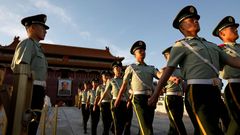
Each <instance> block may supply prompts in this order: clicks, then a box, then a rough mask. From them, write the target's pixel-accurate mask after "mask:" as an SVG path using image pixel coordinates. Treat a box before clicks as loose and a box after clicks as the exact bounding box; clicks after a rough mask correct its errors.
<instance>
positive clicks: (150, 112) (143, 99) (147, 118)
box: [123, 41, 158, 135]
mask: <svg viewBox="0 0 240 135" xmlns="http://www.w3.org/2000/svg"><path fill="white" fill-rule="evenodd" d="M140 48H141V49H144V50H145V49H146V44H145V43H144V42H143V41H137V42H135V43H134V44H133V46H132V48H131V51H130V52H131V54H134V51H135V50H137V49H140ZM157 72H158V70H157V69H156V68H154V66H149V65H147V64H145V63H144V64H140V63H138V62H136V63H135V64H131V65H129V66H128V67H127V68H126V70H125V74H124V77H123V82H126V83H128V82H129V81H130V87H131V89H132V91H133V94H134V96H133V100H132V102H133V107H134V110H135V112H136V115H137V119H138V123H139V126H140V130H141V134H143V135H152V134H153V127H152V123H153V118H154V110H155V107H152V106H149V105H148V98H149V97H150V95H151V93H152V90H153V87H152V86H153V77H155V78H157Z"/></svg>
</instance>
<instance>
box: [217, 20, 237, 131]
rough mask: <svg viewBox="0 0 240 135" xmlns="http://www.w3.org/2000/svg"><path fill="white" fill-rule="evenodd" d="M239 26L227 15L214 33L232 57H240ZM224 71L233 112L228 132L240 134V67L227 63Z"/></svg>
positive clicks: (223, 75) (227, 94)
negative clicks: (237, 41)
mask: <svg viewBox="0 0 240 135" xmlns="http://www.w3.org/2000/svg"><path fill="white" fill-rule="evenodd" d="M238 26H239V24H238V23H235V19H234V18H233V17H232V16H226V17H224V18H223V19H222V20H221V21H220V22H219V24H218V25H217V26H216V28H215V29H214V30H213V35H214V36H216V37H219V38H220V39H221V40H222V41H223V43H224V44H222V45H220V47H221V49H223V50H224V51H225V52H226V53H227V54H229V55H231V56H232V57H240V45H239V44H237V43H236V40H237V39H238V37H239V35H238V31H237V28H238ZM222 73H223V74H222V77H223V79H226V80H228V84H227V86H226V87H225V91H224V94H225V100H226V103H227V107H228V109H229V112H230V114H231V122H230V125H229V127H228V129H227V134H228V135H236V134H240V91H239V87H240V69H237V68H233V67H230V66H228V65H226V66H224V68H223V72H222Z"/></svg>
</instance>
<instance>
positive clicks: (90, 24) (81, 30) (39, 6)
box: [0, 0, 240, 68]
mask: <svg viewBox="0 0 240 135" xmlns="http://www.w3.org/2000/svg"><path fill="white" fill-rule="evenodd" d="M187 5H194V6H195V7H196V8H197V10H198V13H199V14H200V16H201V18H200V21H199V22H200V27H201V31H200V33H199V36H200V37H204V38H206V39H207V40H209V41H211V42H214V43H217V44H220V43H221V41H220V40H219V39H218V38H216V37H213V36H212V34H211V33H212V30H213V29H214V27H215V26H216V25H217V23H218V22H219V21H220V20H221V19H222V18H223V17H225V16H227V15H232V16H234V17H235V19H236V22H238V23H240V9H239V6H240V1H239V0H1V4H0V44H1V45H8V44H10V43H11V41H12V40H13V37H14V36H20V39H24V38H26V32H25V29H24V27H23V26H22V25H21V23H20V20H21V19H22V18H23V17H26V16H30V15H35V14H40V13H44V14H46V15H47V16H48V20H47V22H46V24H47V25H48V26H49V27H50V29H49V30H48V33H47V35H46V38H45V40H44V41H42V42H45V43H54V44H64V45H73V46H79V47H87V48H97V49H105V46H108V47H109V48H110V51H111V53H112V54H113V55H114V56H120V57H125V59H124V61H123V63H124V64H125V65H126V64H130V63H133V62H134V57H133V56H132V55H131V54H130V52H129V50H130V47H131V45H132V44H133V43H134V42H135V41H136V40H144V41H145V42H146V44H147V50H146V52H147V57H146V63H147V64H150V65H154V66H156V67H157V68H161V67H163V66H164V65H165V64H166V62H165V60H164V57H163V56H162V54H161V52H162V51H163V50H164V49H165V48H167V47H168V46H170V45H173V44H174V42H175V41H176V40H179V39H181V38H183V37H182V35H181V34H180V32H179V31H178V30H176V29H174V28H173V27H172V21H173V19H174V18H175V16H176V15H177V13H178V12H179V11H180V10H181V9H182V8H183V7H185V6H187Z"/></svg>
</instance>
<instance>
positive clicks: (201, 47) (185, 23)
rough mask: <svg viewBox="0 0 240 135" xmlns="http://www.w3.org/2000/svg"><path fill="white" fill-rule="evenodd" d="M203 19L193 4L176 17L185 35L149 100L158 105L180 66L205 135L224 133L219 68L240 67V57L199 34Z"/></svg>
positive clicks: (151, 103)
mask: <svg viewBox="0 0 240 135" xmlns="http://www.w3.org/2000/svg"><path fill="white" fill-rule="evenodd" d="M199 19H200V16H199V15H198V14H197V10H196V8H195V7H194V6H191V5H190V6H186V7H184V8H183V9H182V10H181V11H180V12H179V13H178V15H177V16H176V18H175V19H174V21H173V27H174V28H176V29H178V30H179V31H180V32H181V33H182V34H183V35H184V37H185V38H184V39H182V40H179V41H177V42H176V43H175V45H174V46H173V48H172V50H171V54H170V59H169V61H168V63H167V67H166V68H165V70H164V71H163V74H162V77H161V78H160V79H159V81H158V85H157V88H156V90H155V91H154V94H153V95H152V96H151V98H149V102H148V103H149V105H156V103H157V101H158V97H159V94H160V93H161V90H162V88H163V87H164V85H165V84H166V82H167V80H168V78H169V77H170V76H171V75H172V73H173V71H174V70H175V69H176V67H177V66H178V65H179V66H180V68H181V70H182V73H183V78H184V79H186V80H187V84H188V86H187V90H186V94H185V101H187V102H189V103H190V108H189V109H188V111H190V113H191V114H194V117H192V116H190V118H191V120H192V122H194V121H197V124H198V126H199V127H200V130H201V133H202V134H208V135H221V134H223V132H222V131H221V129H220V128H219V126H218V123H219V117H220V103H219V101H220V100H221V95H220V90H219V87H218V86H220V84H221V81H220V80H219V78H218V71H219V69H220V63H226V64H227V65H230V66H233V67H237V68H240V59H239V58H234V57H231V56H228V55H227V54H226V53H225V52H223V51H222V50H221V49H220V48H218V46H217V45H216V44H213V43H211V42H208V41H206V40H205V39H203V38H200V37H198V32H199V31H200V26H199V22H198V20H199ZM194 126H196V125H194Z"/></svg>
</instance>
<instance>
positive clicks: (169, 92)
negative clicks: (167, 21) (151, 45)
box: [162, 46, 187, 135]
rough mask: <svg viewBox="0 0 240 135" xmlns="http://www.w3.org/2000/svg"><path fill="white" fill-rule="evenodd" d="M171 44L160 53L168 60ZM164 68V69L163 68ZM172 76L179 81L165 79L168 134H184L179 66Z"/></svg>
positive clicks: (182, 84) (181, 84)
mask: <svg viewBox="0 0 240 135" xmlns="http://www.w3.org/2000/svg"><path fill="white" fill-rule="evenodd" d="M171 49H172V46H170V47H168V48H167V49H165V50H164V51H163V52H162V54H163V55H164V56H165V58H166V60H168V58H169V57H168V56H167V54H170V51H171ZM163 70H164V69H163ZM172 76H173V77H177V78H178V79H179V81H178V82H177V83H176V82H173V81H171V80H168V81H167V85H166V86H165V91H166V93H165V100H164V103H165V109H166V111H167V114H168V117H169V120H170V125H169V131H168V135H176V134H180V135H186V134H187V131H186V128H185V126H184V124H183V121H182V117H183V110H184V106H183V94H184V90H183V89H184V82H183V78H182V74H181V70H180V69H179V68H177V69H175V70H174V72H173V73H172Z"/></svg>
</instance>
